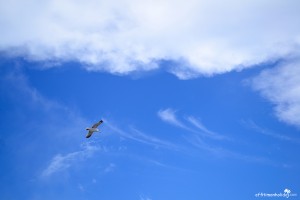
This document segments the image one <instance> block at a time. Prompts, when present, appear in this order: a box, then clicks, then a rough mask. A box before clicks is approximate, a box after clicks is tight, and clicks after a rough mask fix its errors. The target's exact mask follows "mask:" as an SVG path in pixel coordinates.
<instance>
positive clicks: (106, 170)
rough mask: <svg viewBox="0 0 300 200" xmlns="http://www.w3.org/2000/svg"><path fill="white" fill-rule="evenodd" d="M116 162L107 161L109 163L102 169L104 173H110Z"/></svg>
mask: <svg viewBox="0 0 300 200" xmlns="http://www.w3.org/2000/svg"><path fill="white" fill-rule="evenodd" d="M116 167H117V166H116V164H114V163H109V165H108V166H107V167H106V168H105V169H104V172H105V173H110V172H113V171H114V170H115V169H116Z"/></svg>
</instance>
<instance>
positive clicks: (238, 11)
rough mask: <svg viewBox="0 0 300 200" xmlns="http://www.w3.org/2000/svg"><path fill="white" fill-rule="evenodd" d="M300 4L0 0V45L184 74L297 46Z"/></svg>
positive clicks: (113, 68) (56, 58)
mask: <svg viewBox="0 0 300 200" xmlns="http://www.w3.org/2000/svg"><path fill="white" fill-rule="evenodd" d="M299 6H300V5H299V2H298V1H276V2H273V1H259V0H246V1H243V2H236V1H234V0H226V1H225V2H224V1H218V0H213V1H204V0H197V1H196V0H188V1H186V0H178V1H176V3H174V1H171V0H164V1H158V0H155V1H151V2H150V1H149V2H147V1H146V2H145V1H143V2H141V1H138V0H124V1H122V2H120V1H117V0H111V1H104V0H92V1H89V2H81V1H71V0H61V1H58V0H54V1H49V0H43V1H40V2H37V1H34V0H29V1H26V2H25V1H24V2H23V1H17V0H12V1H9V2H4V1H2V2H0V19H1V20H0V26H1V27H2V32H1V38H0V50H1V51H2V52H5V53H6V54H8V55H10V56H20V55H21V56H26V57H27V58H28V59H30V60H35V61H47V62H64V61H77V62H80V63H82V64H83V66H84V67H85V68H86V69H87V70H93V71H108V72H110V73H116V74H128V73H131V72H134V71H149V70H155V69H157V68H159V67H160V66H159V64H158V63H159V62H158V61H160V60H172V61H175V62H177V63H179V64H178V65H176V66H173V67H172V68H170V69H168V71H169V72H171V73H173V74H175V75H176V76H177V77H179V78H181V79H187V78H192V77H196V76H199V75H202V74H205V75H212V74H217V73H225V72H228V71H232V70H240V69H243V68H247V67H251V66H253V65H255V64H258V63H262V62H266V61H268V60H270V59H271V60H273V59H277V58H281V57H284V56H286V55H288V54H290V53H293V52H294V51H295V49H299V44H300V37H299V29H300V28H299V27H300V26H299V20H298V19H299V18H300V13H299V12H298V11H299ZM253 13H255V15H253ZM19 16H21V17H22V21H20V20H19ZM37 16H38V17H37ZM275 22H276V23H275Z"/></svg>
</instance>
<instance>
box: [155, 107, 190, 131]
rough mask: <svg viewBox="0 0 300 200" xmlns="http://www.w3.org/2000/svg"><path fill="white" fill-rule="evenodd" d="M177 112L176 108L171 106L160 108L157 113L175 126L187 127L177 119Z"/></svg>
mask: <svg viewBox="0 0 300 200" xmlns="http://www.w3.org/2000/svg"><path fill="white" fill-rule="evenodd" d="M175 113H176V111H175V110H173V109H171V108H167V109H163V110H159V111H158V113H157V114H158V117H159V118H160V119H161V120H163V121H165V122H168V123H170V124H173V125H175V126H178V127H181V128H185V126H184V125H183V124H182V123H181V122H180V121H179V120H178V119H177V117H176V114H175Z"/></svg>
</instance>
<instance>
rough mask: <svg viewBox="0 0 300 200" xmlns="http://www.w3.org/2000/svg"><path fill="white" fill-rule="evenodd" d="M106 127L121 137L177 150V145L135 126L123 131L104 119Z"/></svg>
mask: <svg viewBox="0 0 300 200" xmlns="http://www.w3.org/2000/svg"><path fill="white" fill-rule="evenodd" d="M105 124H106V127H107V128H108V129H109V132H112V133H117V134H118V135H120V136H121V137H123V138H126V139H130V140H133V141H136V142H140V143H143V144H147V145H151V146H154V147H163V148H168V149H172V150H178V146H177V145H175V144H173V143H171V142H169V141H165V140H163V139H160V138H157V137H154V136H152V135H150V134H146V133H144V132H142V131H140V130H138V129H136V128H130V130H129V131H125V130H123V129H120V128H119V127H118V126H117V125H115V124H113V123H112V122H110V121H109V120H108V119H105ZM123 148H124V147H119V149H120V150H121V149H123Z"/></svg>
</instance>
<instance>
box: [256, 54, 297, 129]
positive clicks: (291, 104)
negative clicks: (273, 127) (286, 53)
mask: <svg viewBox="0 0 300 200" xmlns="http://www.w3.org/2000/svg"><path fill="white" fill-rule="evenodd" d="M299 75H300V61H299V60H295V61H292V62H289V63H284V64H281V65H280V66H277V67H275V68H273V69H267V70H264V71H263V72H261V73H260V75H258V76H257V77H255V78H253V79H252V80H251V84H252V86H253V88H254V89H255V90H257V91H259V92H260V93H261V94H262V96H264V97H265V98H266V99H268V100H269V101H270V102H272V103H273V104H274V106H275V114H276V116H277V117H278V118H279V119H280V120H282V121H283V122H286V123H288V124H291V125H295V126H297V127H300V76H299Z"/></svg>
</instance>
